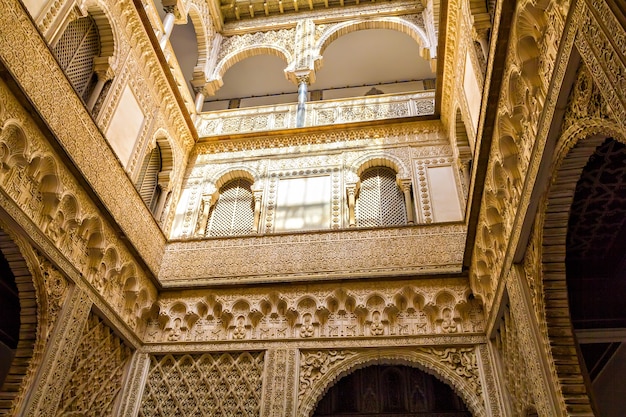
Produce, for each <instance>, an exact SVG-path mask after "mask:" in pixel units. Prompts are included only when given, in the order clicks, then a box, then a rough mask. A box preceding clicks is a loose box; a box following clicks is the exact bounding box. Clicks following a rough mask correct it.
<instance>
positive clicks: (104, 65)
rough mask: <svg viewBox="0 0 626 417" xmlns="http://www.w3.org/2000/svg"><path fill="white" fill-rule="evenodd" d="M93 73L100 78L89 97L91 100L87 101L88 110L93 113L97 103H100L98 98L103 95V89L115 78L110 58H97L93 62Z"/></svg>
mask: <svg viewBox="0 0 626 417" xmlns="http://www.w3.org/2000/svg"><path fill="white" fill-rule="evenodd" d="M93 71H94V72H95V73H96V77H98V81H97V82H96V85H95V87H94V88H93V91H92V92H91V95H90V96H89V100H88V101H87V108H88V109H89V110H90V111H91V110H93V108H94V106H95V105H96V102H97V101H98V97H100V94H102V89H103V88H104V84H105V83H106V82H107V81H109V80H110V79H112V78H113V75H114V74H113V69H112V68H111V65H110V64H109V58H102V57H96V58H94V60H93Z"/></svg>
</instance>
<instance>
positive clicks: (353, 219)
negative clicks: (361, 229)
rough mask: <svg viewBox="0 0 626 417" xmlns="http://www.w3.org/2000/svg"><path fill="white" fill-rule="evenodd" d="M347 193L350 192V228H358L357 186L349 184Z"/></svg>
mask: <svg viewBox="0 0 626 417" xmlns="http://www.w3.org/2000/svg"><path fill="white" fill-rule="evenodd" d="M346 191H347V192H348V222H349V223H348V225H349V226H350V227H356V214H355V205H356V184H348V185H347V187H346Z"/></svg>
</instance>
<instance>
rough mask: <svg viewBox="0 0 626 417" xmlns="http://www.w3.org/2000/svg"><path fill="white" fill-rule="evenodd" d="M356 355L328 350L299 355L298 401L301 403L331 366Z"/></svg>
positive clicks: (350, 352)
mask: <svg viewBox="0 0 626 417" xmlns="http://www.w3.org/2000/svg"><path fill="white" fill-rule="evenodd" d="M354 355H356V352H353V351H345V350H330V351H317V352H301V353H300V386H299V389H298V400H299V401H301V400H302V397H304V395H305V393H306V392H307V391H309V390H310V389H311V388H312V387H313V385H314V384H315V382H317V381H318V380H319V379H320V378H322V376H324V375H325V374H326V373H327V372H328V371H329V370H330V369H331V367H332V366H333V365H335V364H336V363H338V362H341V361H343V360H345V359H346V358H350V357H352V356H354Z"/></svg>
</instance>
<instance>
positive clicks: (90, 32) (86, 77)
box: [54, 16, 100, 98]
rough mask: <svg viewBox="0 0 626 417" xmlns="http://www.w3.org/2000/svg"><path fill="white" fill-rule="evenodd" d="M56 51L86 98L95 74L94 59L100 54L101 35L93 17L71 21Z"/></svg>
mask: <svg viewBox="0 0 626 417" xmlns="http://www.w3.org/2000/svg"><path fill="white" fill-rule="evenodd" d="M54 53H55V55H56V56H57V59H58V60H59V63H60V64H61V68H63V70H65V73H66V74H67V77H68V78H69V79H70V82H71V83H72V86H74V89H75V90H76V92H77V93H78V94H79V95H80V96H81V97H83V98H85V93H88V90H89V84H90V81H91V78H92V75H93V59H94V58H95V57H97V56H99V55H100V35H99V34H98V27H97V26H96V22H95V21H94V20H93V18H91V17H90V16H87V17H83V18H80V19H77V20H74V21H72V22H70V24H69V25H68V26H67V29H66V30H65V32H63V36H61V39H59V42H58V43H57V45H56V46H55V47H54Z"/></svg>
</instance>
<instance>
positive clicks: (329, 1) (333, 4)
mask: <svg viewBox="0 0 626 417" xmlns="http://www.w3.org/2000/svg"><path fill="white" fill-rule="evenodd" d="M215 1H218V2H219V5H220V11H221V13H222V17H223V18H224V23H229V22H236V21H241V20H246V19H253V18H259V17H271V16H279V15H285V14H297V13H302V12H311V11H320V12H321V11H324V10H331V9H338V8H348V7H349V8H355V7H359V6H360V7H362V8H369V7H371V5H372V4H375V3H376V2H378V3H379V4H380V3H384V4H386V5H389V4H392V3H394V2H398V0H385V1H381V0H215ZM403 3H404V2H403ZM422 10H423V6H422V5H421V2H419V1H416V2H415V9H413V12H421V11H422Z"/></svg>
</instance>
